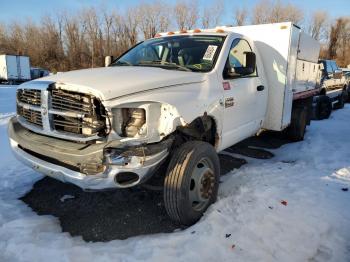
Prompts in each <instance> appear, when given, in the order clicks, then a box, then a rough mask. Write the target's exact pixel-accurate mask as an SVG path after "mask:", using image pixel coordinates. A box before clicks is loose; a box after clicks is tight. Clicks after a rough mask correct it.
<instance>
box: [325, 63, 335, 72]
mask: <svg viewBox="0 0 350 262" xmlns="http://www.w3.org/2000/svg"><path fill="white" fill-rule="evenodd" d="M326 70H327V73H328V74H333V68H332V63H331V61H329V60H327V61H326Z"/></svg>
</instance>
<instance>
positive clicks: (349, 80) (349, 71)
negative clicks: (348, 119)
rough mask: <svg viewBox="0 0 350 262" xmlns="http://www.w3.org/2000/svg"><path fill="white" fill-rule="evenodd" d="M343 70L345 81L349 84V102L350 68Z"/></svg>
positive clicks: (348, 88) (348, 86) (348, 90)
mask: <svg viewBox="0 0 350 262" xmlns="http://www.w3.org/2000/svg"><path fill="white" fill-rule="evenodd" d="M342 71H343V77H344V79H345V83H346V85H347V92H348V102H350V68H342Z"/></svg>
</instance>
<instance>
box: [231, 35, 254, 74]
mask: <svg viewBox="0 0 350 262" xmlns="http://www.w3.org/2000/svg"><path fill="white" fill-rule="evenodd" d="M247 52H252V49H251V48H250V46H249V44H248V42H247V41H246V40H244V39H238V38H237V39H235V40H234V41H233V42H232V45H231V49H230V53H229V57H228V60H227V63H229V65H227V66H230V67H231V68H232V69H233V70H234V71H235V72H240V71H241V69H242V68H244V67H246V62H247V61H246V53H247ZM251 76H257V70H256V68H255V71H254V72H253V73H251V74H249V75H244V76H241V77H251ZM238 77H240V76H238Z"/></svg>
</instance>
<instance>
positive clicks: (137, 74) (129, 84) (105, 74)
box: [32, 66, 205, 100]
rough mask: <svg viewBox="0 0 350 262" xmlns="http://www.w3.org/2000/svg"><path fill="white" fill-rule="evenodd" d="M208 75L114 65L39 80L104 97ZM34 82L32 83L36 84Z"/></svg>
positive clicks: (159, 86) (164, 85)
mask: <svg viewBox="0 0 350 262" xmlns="http://www.w3.org/2000/svg"><path fill="white" fill-rule="evenodd" d="M204 76H205V74H203V73H194V72H187V71H178V70H168V69H162V68H157V67H143V66H142V67H141V66H114V67H101V68H94V69H84V70H77V71H70V72H66V73H59V74H56V75H52V76H48V77H44V78H41V79H39V80H38V81H52V82H56V83H58V84H63V85H67V86H69V87H74V86H76V87H78V88H79V90H81V91H84V90H83V89H84V88H86V91H88V90H89V91H91V90H95V91H97V92H98V93H99V94H100V95H101V98H102V99H103V100H111V99H115V98H118V97H121V96H126V95H131V94H134V93H138V92H143V91H148V90H152V89H156V88H162V87H171V86H176V85H184V84H191V83H196V82H202V81H204ZM33 82H35V80H34V81H32V84H34V83H33Z"/></svg>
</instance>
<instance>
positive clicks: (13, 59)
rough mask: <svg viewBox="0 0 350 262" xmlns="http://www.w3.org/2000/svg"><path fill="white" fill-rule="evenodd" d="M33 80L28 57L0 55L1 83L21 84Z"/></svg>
mask: <svg viewBox="0 0 350 262" xmlns="http://www.w3.org/2000/svg"><path fill="white" fill-rule="evenodd" d="M28 80H31V76H30V62H29V57H28V56H20V55H0V81H2V82H12V83H16V82H17V83H19V82H25V81H28Z"/></svg>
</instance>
